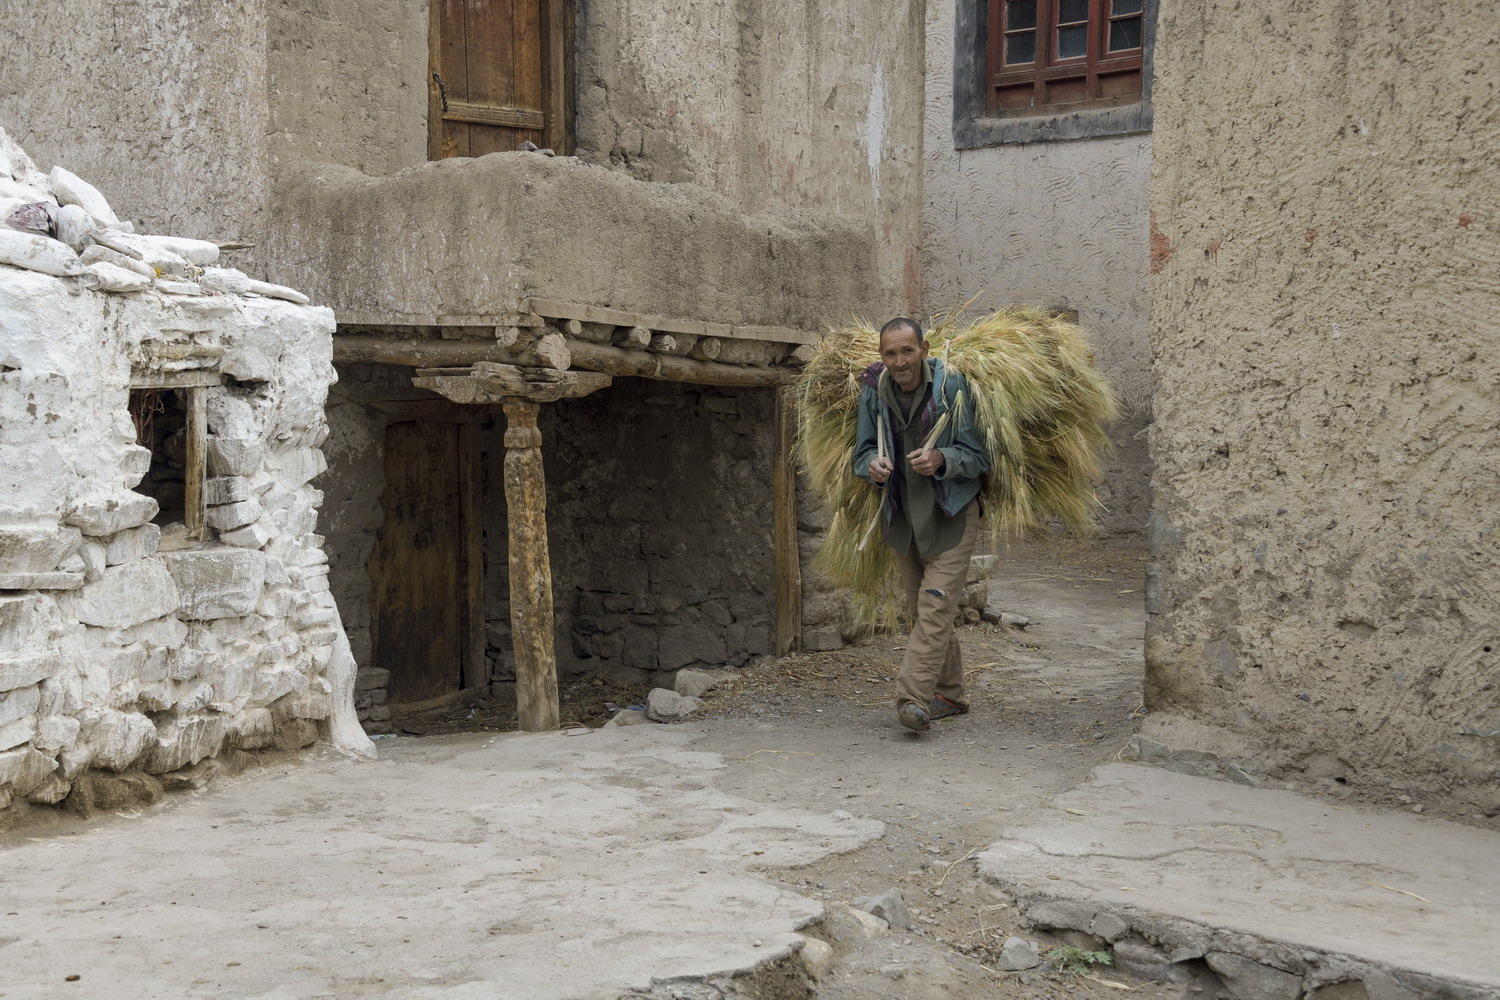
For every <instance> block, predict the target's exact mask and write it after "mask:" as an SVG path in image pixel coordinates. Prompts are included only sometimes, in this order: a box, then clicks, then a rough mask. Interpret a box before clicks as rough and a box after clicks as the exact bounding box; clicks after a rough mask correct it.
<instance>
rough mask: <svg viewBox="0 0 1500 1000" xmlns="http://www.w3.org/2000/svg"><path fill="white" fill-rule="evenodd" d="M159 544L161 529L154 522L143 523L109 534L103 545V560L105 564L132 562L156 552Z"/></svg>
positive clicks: (113, 564) (115, 564) (114, 564)
mask: <svg viewBox="0 0 1500 1000" xmlns="http://www.w3.org/2000/svg"><path fill="white" fill-rule="evenodd" d="M160 545H161V529H160V528H158V527H157V526H156V525H154V524H143V525H141V526H140V527H139V528H129V529H127V530H125V531H121V532H119V533H117V534H114V535H110V536H109V539H108V541H106V542H105V545H104V562H105V565H107V566H118V565H119V564H120V563H127V562H134V561H135V560H137V559H145V558H146V557H147V556H153V555H155V554H156V550H157V548H159V547H160Z"/></svg>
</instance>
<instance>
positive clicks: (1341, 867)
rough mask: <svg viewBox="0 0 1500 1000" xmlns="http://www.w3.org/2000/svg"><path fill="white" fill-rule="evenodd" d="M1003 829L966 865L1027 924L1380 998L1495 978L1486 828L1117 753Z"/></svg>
mask: <svg viewBox="0 0 1500 1000" xmlns="http://www.w3.org/2000/svg"><path fill="white" fill-rule="evenodd" d="M1005 833H1006V836H1005V839H1003V840H1001V841H999V842H998V843H996V844H994V845H993V846H991V847H990V848H989V849H988V850H987V851H985V852H984V853H983V854H981V855H980V857H979V862H980V871H981V873H982V874H983V875H984V877H985V878H987V879H988V880H989V881H991V882H992V883H994V884H996V885H998V886H999V887H1000V888H1002V889H1003V890H1004V891H1005V892H1007V893H1009V894H1010V895H1012V896H1015V897H1017V898H1018V899H1019V900H1020V901H1021V904H1022V905H1023V906H1024V907H1025V912H1026V915H1027V916H1028V918H1030V919H1031V920H1033V921H1034V922H1036V923H1037V924H1038V925H1041V926H1048V927H1058V928H1071V929H1075V930H1082V931H1090V932H1092V933H1098V934H1101V936H1108V937H1110V938H1113V939H1122V938H1131V937H1134V936H1136V935H1139V936H1141V937H1145V938H1146V939H1148V940H1151V941H1153V942H1157V943H1160V944H1161V945H1162V946H1163V949H1164V950H1166V951H1169V952H1172V957H1173V959H1174V960H1177V959H1195V958H1199V957H1203V956H1208V957H1209V959H1210V960H1209V963H1208V964H1209V965H1210V966H1214V967H1217V966H1216V965H1215V963H1217V964H1218V965H1225V964H1226V963H1227V962H1232V959H1224V958H1222V957H1216V956H1224V955H1229V956H1239V957H1242V958H1248V959H1251V960H1252V961H1254V962H1259V963H1261V964H1262V965H1264V966H1267V967H1269V968H1270V969H1272V970H1276V969H1279V970H1282V971H1283V972H1288V973H1291V974H1292V975H1294V976H1296V977H1298V978H1299V979H1301V981H1302V985H1303V988H1304V989H1312V988H1315V987H1318V986H1321V985H1324V984H1327V983H1336V982H1341V981H1349V980H1359V981H1362V982H1364V984H1365V987H1366V989H1367V991H1368V995H1369V996H1370V997H1371V998H1377V997H1378V998H1381V1000H1386V998H1390V1000H1407V998H1418V997H1421V998H1428V997H1463V998H1479V997H1494V996H1496V995H1497V992H1496V990H1497V988H1500V949H1497V948H1496V947H1495V946H1494V938H1493V934H1494V928H1495V927H1497V926H1500V865H1497V864H1496V863H1495V862H1496V859H1497V858H1500V834H1496V833H1493V832H1489V831H1485V830H1480V829H1475V828H1471V827H1466V826H1461V825H1459V824H1456V823H1449V822H1446V821H1442V820H1434V819H1427V818H1423V817H1419V816H1414V815H1411V814H1408V813H1388V812H1375V811H1371V810H1364V809H1359V808H1355V807H1352V806H1350V807H1344V806H1338V805H1333V804H1330V803H1327V802H1321V801H1317V800H1314V799H1310V798H1306V797H1303V796H1299V795H1296V794H1294V793H1291V792H1284V791H1271V790H1264V789H1255V788H1248V787H1244V786H1242V785H1236V784H1232V783H1229V782H1223V781H1214V780H1211V779H1207V778H1199V777H1191V776H1187V775H1183V774H1177V773H1173V772H1170V771H1166V770H1162V769H1159V768H1152V767H1144V766H1140V765H1134V764H1109V765H1105V766H1103V767H1101V768H1099V769H1098V770H1097V771H1095V772H1094V774H1093V776H1092V778H1091V779H1090V780H1089V781H1088V782H1086V783H1084V784H1083V785H1080V786H1079V787H1077V788H1074V789H1072V790H1070V791H1068V792H1066V793H1064V794H1062V795H1060V796H1058V797H1057V798H1055V799H1054V800H1053V801H1052V802H1050V803H1049V804H1048V805H1046V806H1043V807H1041V808H1039V809H1036V810H1034V811H1031V812H1029V813H1027V814H1025V815H1024V818H1023V819H1022V820H1021V821H1019V822H1017V823H1016V824H1014V825H1012V826H1010V827H1008V828H1007V829H1006V831H1005ZM1106 927H1107V928H1108V933H1107V935H1106V934H1105V931H1104V928H1106Z"/></svg>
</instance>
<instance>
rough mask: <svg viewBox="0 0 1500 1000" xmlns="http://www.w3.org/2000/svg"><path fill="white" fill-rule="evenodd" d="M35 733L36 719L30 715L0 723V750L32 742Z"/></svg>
mask: <svg viewBox="0 0 1500 1000" xmlns="http://www.w3.org/2000/svg"><path fill="white" fill-rule="evenodd" d="M35 735H36V720H35V719H34V718H32V717H31V716H29V715H28V716H27V717H26V718H24V719H16V720H15V721H14V722H7V723H5V724H4V725H0V750H9V749H11V748H13V747H18V746H20V745H21V744H22V743H30V742H32V737H34V736H35Z"/></svg>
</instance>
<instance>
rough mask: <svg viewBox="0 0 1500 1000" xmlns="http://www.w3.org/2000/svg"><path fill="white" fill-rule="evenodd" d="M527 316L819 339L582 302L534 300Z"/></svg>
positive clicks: (731, 335) (783, 339) (790, 340)
mask: <svg viewBox="0 0 1500 1000" xmlns="http://www.w3.org/2000/svg"><path fill="white" fill-rule="evenodd" d="M526 309H527V311H528V312H531V313H535V314H537V315H539V316H543V317H546V318H548V319H573V320H578V321H579V322H582V323H607V324H609V325H611V326H640V327H644V328H646V329H648V330H654V331H656V332H658V333H682V334H688V335H690V336H694V337H726V338H728V339H730V340H769V341H774V342H777V343H783V344H816V343H817V342H818V341H819V340H820V339H821V337H820V336H819V335H818V334H816V333H812V332H810V331H807V330H794V329H792V328H791V327H788V326H756V325H753V324H741V323H711V322H708V321H707V320H701V319H685V318H682V317H672V316H656V315H653V314H651V313H641V312H632V311H629V310H625V309H613V308H610V307H609V306H595V305H589V304H587V303H584V302H564V301H562V300H561V299H544V298H534V299H528V300H527V301H526Z"/></svg>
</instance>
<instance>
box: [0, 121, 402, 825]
mask: <svg viewBox="0 0 1500 1000" xmlns="http://www.w3.org/2000/svg"><path fill="white" fill-rule="evenodd" d="M219 253H220V247H219V246H218V245H216V244H214V243H211V242H206V241H202V240H190V239H178V238H174V237H168V236H159V235H152V234H143V233H136V232H134V227H133V226H132V225H131V224H130V223H128V222H124V221H121V220H120V219H119V218H118V217H117V216H116V215H115V213H114V211H113V210H112V209H111V207H110V206H109V204H108V203H107V201H106V200H105V198H104V197H103V196H102V195H101V194H100V193H99V192H98V191H97V190H95V189H94V188H93V187H91V186H90V185H88V184H87V183H86V182H84V181H82V180H80V179H79V178H77V177H75V176H74V175H72V174H71V173H69V172H68V171H66V170H65V169H63V168H61V167H55V168H53V170H52V171H51V173H50V174H44V173H42V172H41V171H39V170H38V169H37V168H36V167H35V165H34V164H33V163H32V161H31V160H30V159H29V158H28V157H27V156H26V155H25V153H24V152H23V151H22V150H21V149H20V148H19V147H18V146H17V145H16V144H15V143H14V142H13V141H11V140H10V139H9V137H7V136H6V135H5V133H4V132H3V131H0V810H8V811H10V812H11V814H12V818H14V817H15V816H16V815H18V814H19V813H18V810H19V809H21V808H23V807H22V803H23V802H24V801H28V800H29V801H30V802H32V803H39V804H46V805H53V804H57V803H63V802H66V803H67V804H68V805H71V806H75V807H76V808H78V809H79V810H80V811H83V812H88V811H89V810H90V809H92V808H94V807H95V806H97V805H113V804H118V803H122V802H125V801H130V800H132V799H134V800H139V799H142V798H144V799H150V798H154V797H155V796H156V795H157V794H158V793H159V791H160V789H161V788H162V787H163V786H165V787H168V788H170V787H174V786H196V785H197V784H201V782H202V781H203V780H205V779H206V778H207V777H209V776H211V775H212V773H213V772H214V771H215V770H217V768H218V762H217V760H216V758H221V757H223V756H224V755H226V754H231V753H232V752H233V751H251V750H259V749H264V748H270V747H275V748H280V749H291V748H296V747H301V746H306V745H308V744H310V743H312V742H314V741H315V740H317V739H320V738H321V739H326V740H328V741H329V742H331V743H333V744H334V745H335V746H338V747H340V748H342V749H345V750H348V751H351V752H355V753H360V754H369V753H371V752H372V750H373V748H372V746H371V744H370V742H369V740H368V738H366V736H365V735H364V733H363V732H362V731H361V730H360V728H359V726H358V724H357V722H356V720H355V716H354V709H353V680H354V662H353V659H352V657H351V656H350V653H349V646H348V642H347V640H346V639H345V637H344V632H343V629H342V626H341V624H340V621H339V614H338V609H337V607H336V606H335V604H334V601H333V599H332V597H331V595H330V594H329V592H328V582H327V558H326V556H325V555H324V553H323V549H322V539H321V537H320V536H319V535H318V534H317V533H316V522H317V508H318V504H319V502H320V501H321V499H322V494H321V493H320V492H319V491H318V490H317V489H315V488H314V487H313V486H312V485H311V481H312V480H313V478H314V477H316V476H317V475H318V474H319V473H320V472H321V471H322V470H323V469H324V468H325V462H324V459H323V455H322V452H321V451H320V446H321V445H322V443H323V440H324V438H325V437H326V436H327V425H326V424H325V422H324V416H323V409H324V401H325V399H326V397H327V391H328V386H329V384H330V383H331V382H332V381H333V380H334V377H335V376H334V369H333V365H332V362H331V339H330V338H331V335H332V333H333V329H334V319H333V314H332V312H331V311H330V310H328V309H325V308H319V307H314V306H310V305H308V304H307V299H306V297H305V296H302V295H301V294H299V293H298V292H295V291H293V290H292V289H288V288H282V287H280V286H276V285H270V284H266V283H264V282H260V281H256V280H253V279H251V278H249V277H248V276H246V275H245V274H243V273H241V272H239V271H237V270H234V269H233V268H222V267H217V266H215V265H216V264H217V263H218V257H219ZM234 756H236V758H237V759H239V758H238V755H234ZM3 815H4V813H3V812H0V819H3ZM0 825H4V824H3V822H0Z"/></svg>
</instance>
